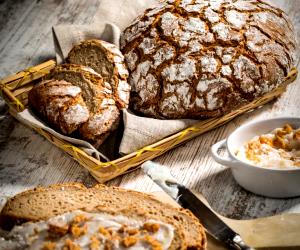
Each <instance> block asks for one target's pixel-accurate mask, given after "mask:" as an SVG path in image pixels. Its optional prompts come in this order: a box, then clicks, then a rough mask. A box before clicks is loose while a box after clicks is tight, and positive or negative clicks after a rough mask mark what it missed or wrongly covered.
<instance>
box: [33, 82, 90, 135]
mask: <svg viewBox="0 0 300 250" xmlns="http://www.w3.org/2000/svg"><path fill="white" fill-rule="evenodd" d="M28 104H29V106H30V108H31V109H32V110H33V111H34V112H35V113H36V114H38V115H39V116H40V117H41V118H42V119H43V120H45V121H47V123H48V124H49V125H50V126H51V127H54V128H55V129H57V130H59V131H62V133H64V134H71V133H72V132H74V131H76V130H77V129H78V128H79V127H80V125H81V124H83V123H85V122H87V120H88V119H89V110H88V108H87V106H86V104H85V102H84V101H83V98H82V91H81V89H80V88H79V87H77V86H74V85H72V84H71V83H69V82H66V81H59V80H47V81H42V82H40V83H39V84H37V85H35V86H34V87H33V88H32V89H31V90H30V92H29V94H28Z"/></svg>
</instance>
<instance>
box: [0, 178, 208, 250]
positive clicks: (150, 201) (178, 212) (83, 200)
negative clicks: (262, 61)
mask: <svg viewBox="0 0 300 250" xmlns="http://www.w3.org/2000/svg"><path fill="white" fill-rule="evenodd" d="M95 209H98V211H99V210H101V211H104V212H106V213H110V214H111V213H114V214H121V215H124V211H128V212H127V213H126V216H127V217H130V218H135V216H141V217H142V220H143V221H148V220H150V221H155V222H160V223H167V224H170V225H172V226H173V228H174V230H175V234H174V239H173V241H174V246H176V247H175V248H169V249H199V250H200V249H202V250H203V249H205V248H206V236H205V232H204V228H203V227H202V225H201V224H200V223H199V221H198V219H197V218H196V217H195V216H194V215H193V214H192V213H190V212H189V211H188V210H185V209H181V208H175V207H173V206H171V205H169V204H165V203H163V202H161V201H158V200H157V199H155V198H154V197H153V196H151V195H148V194H144V193H140V192H137V191H132V190H126V189H122V188H116V187H107V186H104V185H97V186H95V187H93V188H86V187H84V186H82V185H79V184H62V185H53V186H50V187H47V188H36V189H33V190H29V191H25V192H23V193H20V194H18V195H16V196H15V197H13V198H11V199H10V200H8V202H7V203H6V205H5V206H4V208H3V210H2V212H1V216H0V221H1V225H2V226H6V227H8V226H12V225H16V224H21V223H23V222H28V221H31V222H34V221H40V220H49V218H53V217H55V216H59V215H63V214H65V213H69V212H72V211H77V210H84V211H95ZM122 211H123V212H122ZM75 213H76V212H75ZM122 213H123V214H122ZM176 235H177V236H176ZM173 241H172V244H173ZM175 242H182V245H180V244H177V243H176V244H175ZM152 249H153V248H152ZM160 249H164V248H160Z"/></svg>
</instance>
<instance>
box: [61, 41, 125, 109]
mask: <svg viewBox="0 0 300 250" xmlns="http://www.w3.org/2000/svg"><path fill="white" fill-rule="evenodd" d="M67 62H69V63H72V64H79V65H85V66H88V67H90V68H92V69H93V70H95V71H96V72H97V73H99V74H100V75H101V76H102V77H103V79H104V80H105V81H107V82H108V83H110V84H111V86H112V90H113V95H114V97H115V100H116V103H117V105H118V107H119V108H124V107H127V106H128V104H129V94H130V85H129V84H128V83H127V78H128V71H127V69H126V66H125V63H124V56H123V55H122V53H121V52H120V51H119V49H118V48H117V47H116V46H115V45H113V44H110V43H107V42H105V41H102V40H96V39H93V40H86V41H83V42H81V43H80V44H78V45H75V46H74V47H73V49H72V50H71V51H70V52H69V55H68V58H67Z"/></svg>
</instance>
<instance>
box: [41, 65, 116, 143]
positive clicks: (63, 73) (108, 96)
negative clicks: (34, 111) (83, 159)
mask: <svg viewBox="0 0 300 250" xmlns="http://www.w3.org/2000/svg"><path fill="white" fill-rule="evenodd" d="M48 77H49V78H51V79H58V80H65V81H68V82H70V83H72V84H73V85H75V86H77V87H79V88H80V89H81V90H82V98H83V100H84V102H85V103H86V106H87V107H88V110H89V114H90V115H89V119H88V120H87V121H86V122H85V123H84V124H82V126H80V128H79V134H80V136H81V137H82V138H83V139H85V140H87V141H89V142H91V143H92V144H93V145H94V146H95V147H96V148H98V147H99V146H100V145H101V144H102V143H103V141H104V140H105V139H106V138H107V136H108V135H109V134H110V132H112V131H113V130H115V129H117V127H118V124H119V120H120V112H119V109H118V108H117V106H116V102H115V100H114V96H113V94H112V90H111V86H110V84H108V83H107V82H106V81H104V80H103V78H102V77H101V75H99V74H98V73H97V72H95V71H94V70H93V69H91V68H88V67H85V66H80V65H74V64H63V65H59V66H57V67H55V68H54V69H53V70H52V72H51V73H50V75H49V76H48ZM41 98H43V96H41Z"/></svg>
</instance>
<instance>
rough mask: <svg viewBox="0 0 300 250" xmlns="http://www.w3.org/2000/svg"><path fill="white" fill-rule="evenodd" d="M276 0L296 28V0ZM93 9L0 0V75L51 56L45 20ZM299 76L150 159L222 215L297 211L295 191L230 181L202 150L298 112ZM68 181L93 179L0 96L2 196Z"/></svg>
mask: <svg viewBox="0 0 300 250" xmlns="http://www.w3.org/2000/svg"><path fill="white" fill-rule="evenodd" d="M115 1H118V0H115ZM119 1H123V0H119ZM276 2H277V4H279V5H281V6H282V7H283V8H284V9H286V11H287V12H288V13H289V15H290V16H291V18H292V19H293V20H294V22H295V26H296V28H297V29H298V28H300V22H299V16H297V12H298V11H299V8H300V7H299V6H298V5H299V4H298V3H299V1H293V0H291V1H279V0H277V1H276ZM99 8H101V1H98V0H85V1H81V0H64V1H58V0H47V1H46V0H37V1H32V0H16V1H9V0H7V1H0V78H3V77H5V76H7V75H10V74H13V73H15V72H17V71H19V70H22V69H25V68H27V67H30V66H33V65H36V64H38V63H41V62H43V61H45V60H47V59H49V58H53V57H54V52H53V43H52V33H51V27H52V26H54V25H58V24H90V23H92V22H93V20H94V19H95V18H97V17H96V15H97V10H98V9H99ZM297 22H298V25H297ZM299 81H300V78H299V79H298V80H296V81H295V82H294V83H292V84H291V85H290V86H289V87H288V90H287V91H286V93H284V94H283V95H282V96H281V97H280V98H279V99H278V100H276V101H275V102H273V103H271V104H268V105H266V106H264V107H263V108H261V109H258V110H256V111H254V112H252V113H247V114H244V115H242V116H240V117H238V118H236V119H234V120H233V121H231V122H230V123H228V124H227V125H225V126H222V127H220V128H218V129H215V130H213V131H211V132H208V133H206V134H204V135H202V136H199V137H198V138H196V139H194V140H192V141H190V142H188V143H186V144H185V145H183V146H181V147H178V148H177V149H174V150H171V151H169V152H168V153H166V154H164V155H163V156H161V157H159V158H157V159H155V161H156V162H159V163H161V164H164V165H166V166H169V167H170V168H171V171H172V173H173V174H174V175H175V177H176V178H177V179H178V180H179V181H181V182H182V183H184V184H185V185H187V186H188V187H190V188H193V189H195V190H197V191H199V192H202V193H203V195H204V196H205V197H206V198H207V200H208V201H209V203H210V204H211V206H212V207H213V208H214V209H215V210H216V211H217V212H219V213H221V214H222V215H225V216H228V217H231V218H239V219H240V218H254V217H263V216H269V215H274V214H279V213H286V212H300V198H293V199H270V198H265V197H261V196H257V195H254V194H252V193H250V192H247V191H245V190H244V189H242V188H241V187H239V186H238V184H237V183H236V182H235V181H234V179H233V177H232V174H231V172H230V170H229V169H228V168H226V167H223V166H221V165H219V164H217V163H216V162H214V161H213V159H212V157H211V156H210V153H209V150H210V146H211V145H212V144H213V143H215V142H217V141H219V140H221V139H223V138H226V137H227V136H228V135H229V134H230V133H231V132H232V131H233V130H234V129H235V128H237V127H239V126H240V125H241V124H244V123H246V122H247V121H252V120H256V119H263V118H267V117H275V116H281V115H292V116H300V108H299V107H300V98H299V95H300V84H299ZM74 181H75V182H82V183H83V184H85V185H87V186H92V185H94V184H96V181H95V180H94V179H93V177H92V176H91V175H90V174H89V173H88V172H87V171H86V170H85V169H84V168H83V167H81V166H80V165H79V164H78V163H77V162H75V161H74V160H73V159H71V158H70V157H69V156H68V155H66V154H65V153H64V152H63V151H61V150H60V149H58V148H56V147H55V146H53V145H52V144H50V143H49V142H48V141H46V139H44V138H43V137H41V136H40V135H38V134H37V133H35V132H34V131H32V130H31V129H28V128H27V127H25V126H23V125H22V124H20V123H18V122H17V121H15V120H14V119H13V118H12V117H11V116H10V115H9V114H8V112H7V107H6V106H5V105H4V103H3V101H2V99H0V199H2V200H3V201H4V200H5V199H6V197H8V196H11V195H14V194H16V193H18V192H20V191H22V190H24V189H27V188H30V187H34V186H36V185H48V184H52V183H61V182H74ZM254 181H255V180H254ZM107 184H108V185H117V186H121V187H125V188H131V189H136V190H140V191H146V192H151V191H158V190H160V189H159V187H158V186H156V185H155V184H153V182H152V181H151V180H150V179H149V178H148V177H146V176H145V175H143V174H142V172H141V171H140V170H137V171H134V172H132V173H130V174H127V175H126V176H122V177H119V178H116V179H114V180H112V181H110V182H108V183H107Z"/></svg>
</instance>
